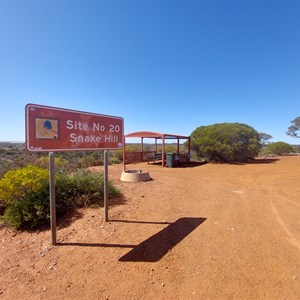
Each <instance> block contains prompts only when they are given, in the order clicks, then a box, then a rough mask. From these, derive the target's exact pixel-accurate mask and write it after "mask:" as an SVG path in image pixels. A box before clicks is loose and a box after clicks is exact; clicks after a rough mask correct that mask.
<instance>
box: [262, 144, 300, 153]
mask: <svg viewBox="0 0 300 300" xmlns="http://www.w3.org/2000/svg"><path fill="white" fill-rule="evenodd" d="M294 152H295V150H294V148H293V147H292V146H291V145H290V144H288V143H285V142H275V143H271V144H269V145H268V146H267V147H266V148H265V149H264V152H263V153H264V154H265V155H271V154H273V155H284V154H289V153H294Z"/></svg>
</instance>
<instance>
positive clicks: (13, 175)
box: [0, 164, 49, 204]
mask: <svg viewBox="0 0 300 300" xmlns="http://www.w3.org/2000/svg"><path fill="white" fill-rule="evenodd" d="M48 181H49V173H48V170H47V169H43V168H40V167H37V166H34V165H31V164H29V165H27V166H26V167H24V168H21V169H17V170H10V171H8V172H7V173H5V174H4V176H3V178H1V179H0V201H1V202H3V203H5V204H9V203H12V202H14V201H17V200H19V199H20V198H23V197H24V196H25V195H28V194H31V193H34V192H37V191H39V190H40V189H41V187H42V186H44V185H45V184H47V183H48Z"/></svg>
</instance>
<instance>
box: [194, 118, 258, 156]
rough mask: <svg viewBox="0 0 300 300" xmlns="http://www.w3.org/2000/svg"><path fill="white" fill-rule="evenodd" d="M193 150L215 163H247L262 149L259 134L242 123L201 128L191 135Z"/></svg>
mask: <svg viewBox="0 0 300 300" xmlns="http://www.w3.org/2000/svg"><path fill="white" fill-rule="evenodd" d="M191 149H192V150H194V151H195V152H196V154H197V156H198V157H199V158H205V159H206V160H207V161H214V162H245V161H248V160H249V159H253V158H254V157H256V156H257V155H258V152H259V150H260V149H261V144H260V140H259V134H258V132H257V131H256V130H255V129H254V128H252V127H251V126H249V125H246V124H241V123H222V124H214V125H209V126H201V127H198V128H197V129H195V130H194V131H193V132H192V134H191Z"/></svg>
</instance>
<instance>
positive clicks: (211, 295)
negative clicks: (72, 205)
mask: <svg viewBox="0 0 300 300" xmlns="http://www.w3.org/2000/svg"><path fill="white" fill-rule="evenodd" d="M128 167H129V168H131V169H142V170H143V171H149V172H150V175H151V177H152V178H153V180H152V181H148V182H141V183H125V182H121V181H120V180H119V178H120V174H121V170H122V166H121V165H114V166H110V167H109V176H110V179H111V180H113V181H114V182H115V184H116V185H117V186H119V187H120V188H121V189H122V191H123V193H124V200H125V203H123V204H122V205H116V206H113V207H111V208H110V210H109V218H110V221H109V222H108V223H106V224H103V209H102V208H101V209H86V210H81V211H80V212H79V213H78V214H77V216H74V221H73V222H71V223H69V224H68V225H66V224H64V226H63V227H61V228H59V230H58V232H57V236H58V241H59V242H60V244H59V245H58V246H55V247H52V246H51V245H50V232H49V231H43V232H31V233H28V232H21V233H17V232H14V231H12V230H10V229H7V228H1V229H0V261H1V264H0V274H1V275H0V298H2V299H300V217H299V216H300V197H299V195H300V184H299V182H300V157H285V158H280V159H269V160H257V161H256V163H250V164H245V165H228V164H205V165H193V166H190V167H186V168H172V169H168V168H162V167H161V166H157V165H148V164H138V165H129V166H128ZM95 169H96V171H99V169H101V168H100V167H99V168H95Z"/></svg>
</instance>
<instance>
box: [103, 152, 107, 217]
mask: <svg viewBox="0 0 300 300" xmlns="http://www.w3.org/2000/svg"><path fill="white" fill-rule="evenodd" d="M107 221H108V151H107V150H104V222H107Z"/></svg>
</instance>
